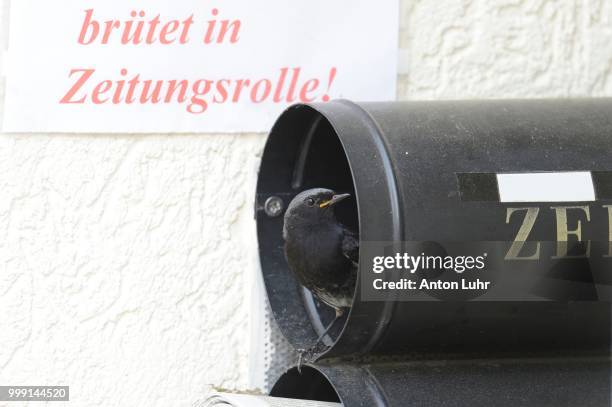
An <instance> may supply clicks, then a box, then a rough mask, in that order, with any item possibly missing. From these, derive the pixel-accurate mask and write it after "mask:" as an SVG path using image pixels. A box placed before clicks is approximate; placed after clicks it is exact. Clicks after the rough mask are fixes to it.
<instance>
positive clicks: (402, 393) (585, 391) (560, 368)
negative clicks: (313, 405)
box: [270, 358, 610, 407]
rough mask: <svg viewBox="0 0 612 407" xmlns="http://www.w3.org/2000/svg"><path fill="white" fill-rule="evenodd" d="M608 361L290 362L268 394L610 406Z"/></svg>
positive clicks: (367, 404)
mask: <svg viewBox="0 0 612 407" xmlns="http://www.w3.org/2000/svg"><path fill="white" fill-rule="evenodd" d="M609 363H610V362H609V360H607V359H605V358H604V359H549V360H544V359H506V360H462V361H444V362H409V363H408V362H396V363H379V364H365V365H351V364H336V365H327V364H319V365H316V366H303V367H302V368H301V372H299V371H298V370H297V368H292V369H290V370H288V371H287V372H286V373H285V374H283V375H282V376H281V377H280V378H279V379H278V381H277V382H276V384H275V385H274V386H273V388H272V390H271V392H270V394H271V395H272V396H276V397H290V398H297V399H306V400H319V401H335V402H342V403H343V405H344V406H345V407H411V406H437V407H451V406H452V407H455V406H483V407H484V406H496V407H506V406H507V407H517V406H538V407H549V406H550V407H562V406H563V407H565V406H567V407H570V406H601V407H605V406H609V405H610V375H609V372H610V368H609Z"/></svg>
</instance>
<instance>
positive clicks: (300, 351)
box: [297, 349, 306, 374]
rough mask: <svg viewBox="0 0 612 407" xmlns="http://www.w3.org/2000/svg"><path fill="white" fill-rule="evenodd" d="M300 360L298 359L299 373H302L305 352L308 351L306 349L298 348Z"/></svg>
mask: <svg viewBox="0 0 612 407" xmlns="http://www.w3.org/2000/svg"><path fill="white" fill-rule="evenodd" d="M297 352H298V361H297V371H298V373H299V374H302V362H303V360H304V353H306V349H298V350H297Z"/></svg>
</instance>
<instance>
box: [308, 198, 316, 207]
mask: <svg viewBox="0 0 612 407" xmlns="http://www.w3.org/2000/svg"><path fill="white" fill-rule="evenodd" d="M306 203H307V204H308V206H312V205H314V199H312V198H308V200H307V201H306Z"/></svg>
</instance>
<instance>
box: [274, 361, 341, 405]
mask: <svg viewBox="0 0 612 407" xmlns="http://www.w3.org/2000/svg"><path fill="white" fill-rule="evenodd" d="M300 370H301V372H300V371H298V369H297V368H295V367H294V368H292V369H289V370H288V371H287V372H286V373H284V374H283V375H282V376H281V377H280V378H279V379H278V381H277V382H276V383H275V384H274V387H273V388H272V390H271V391H270V395H271V396H275V397H285V398H291V399H299V400H315V401H328V402H336V403H339V402H341V400H340V397H339V396H338V393H337V392H336V390H335V389H334V386H333V385H332V384H331V382H330V381H329V379H328V378H327V377H326V376H325V375H324V374H323V373H322V372H321V371H319V370H317V369H315V368H313V367H310V366H302V367H301V369H300Z"/></svg>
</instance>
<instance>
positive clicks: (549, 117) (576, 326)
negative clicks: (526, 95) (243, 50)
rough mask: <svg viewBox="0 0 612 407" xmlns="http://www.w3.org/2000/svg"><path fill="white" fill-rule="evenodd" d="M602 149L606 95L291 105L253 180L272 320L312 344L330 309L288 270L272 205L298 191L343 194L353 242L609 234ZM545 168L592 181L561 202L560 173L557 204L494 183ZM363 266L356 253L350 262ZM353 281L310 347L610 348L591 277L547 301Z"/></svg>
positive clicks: (606, 318) (606, 154)
mask: <svg viewBox="0 0 612 407" xmlns="http://www.w3.org/2000/svg"><path fill="white" fill-rule="evenodd" d="M611 155H612V100H610V99H585V100H511V101H465V102H455V101H447V102H402V103H364V104H359V105H358V104H355V103H351V102H348V101H334V102H330V103H325V104H313V105H301V104H300V105H295V106H292V107H290V108H289V109H288V110H286V111H285V112H284V113H283V114H282V115H281V116H280V118H279V119H278V120H277V122H276V124H275V125H274V127H273V129H272V131H271V133H270V136H269V139H268V142H267V144H266V147H265V150H264V153H263V157H262V164H261V170H260V174H259V180H258V185H257V215H256V218H257V229H258V240H259V252H260V258H261V265H262V272H263V276H264V281H265V285H266V289H267V293H268V298H269V301H270V305H271V308H272V311H273V313H274V316H275V318H276V321H277V322H278V325H279V327H280V329H281V331H282V332H283V333H284V335H285V336H286V337H287V338H288V339H289V341H290V342H291V343H292V344H293V345H294V346H295V347H296V348H308V347H309V346H310V345H312V344H313V343H314V342H315V341H316V338H317V337H318V335H319V334H320V333H321V332H322V331H323V329H324V326H326V325H327V323H328V322H329V321H330V320H331V318H333V311H332V310H330V309H328V308H327V307H326V306H324V305H321V304H319V303H318V302H317V301H315V300H314V299H313V297H312V296H311V295H310V294H309V293H308V292H307V291H306V290H304V289H303V288H301V287H300V286H299V285H298V284H297V282H296V281H295V279H294V278H293V277H292V276H291V275H290V274H289V273H288V271H287V263H286V261H285V258H284V254H283V238H282V224H283V217H282V216H281V215H282V211H280V210H278V209H279V208H282V206H283V204H284V206H285V207H286V205H287V204H288V202H289V201H290V200H291V199H292V197H293V196H295V195H296V194H297V193H298V192H300V191H302V190H304V189H307V188H313V187H326V188H331V189H334V190H336V191H341V192H350V193H352V194H353V195H354V197H355V199H354V200H352V206H351V204H344V203H343V205H344V206H343V208H342V210H341V211H340V212H339V213H337V215H338V217H339V218H340V220H341V221H342V222H344V223H345V224H347V225H349V226H351V227H352V228H354V229H355V230H358V232H359V237H360V242H361V244H362V245H364V244H365V243H367V242H405V241H411V242H412V241H424V242H425V241H434V242H436V241H444V242H453V241H460V242H466V241H471V242H483V241H487V242H494V241H501V242H513V241H515V242H518V243H520V242H521V241H526V240H527V241H542V242H552V241H557V240H561V241H563V239H564V237H568V240H571V239H577V238H578V237H579V239H580V240H582V241H586V240H587V239H590V240H593V241H604V240H608V237H609V236H610V233H611V232H610V230H609V227H610V221H609V219H610V215H611V214H612V210H611V209H610V207H609V205H610V204H612V200H610V199H611V198H612V175H610V174H612V159H611V158H612V156H611ZM546 173H558V174H561V173H564V174H570V176H574V175H575V176H577V177H579V178H580V177H584V176H585V174H586V176H587V177H588V179H589V180H592V182H593V184H592V185H591V187H590V188H591V190H590V191H589V190H586V191H582V192H581V193H580V194H581V195H580V194H579V195H580V196H584V200H583V201H582V200H581V201H580V202H570V203H568V202H561V201H563V199H564V195H563V194H564V191H563V187H564V185H560V186H557V189H556V190H555V193H558V194H559V198H558V199H559V202H557V201H555V199H557V198H555V197H554V196H556V195H554V194H553V195H554V196H553V198H552V199H546V201H545V202H544V200H542V201H540V200H539V199H540V198H538V196H539V195H538V194H539V193H541V191H537V190H536V191H531V193H532V194H534V195H533V196H535V198H532V199H531V200H530V199H527V198H526V199H525V202H527V201H529V202H528V203H525V202H523V201H521V197H520V196H519V197H518V198H516V197H514V198H513V193H514V192H513V190H512V188H511V185H510V187H508V188H507V190H501V189H500V188H501V187H502V186H503V185H499V180H500V178H499V176H500V174H502V175H504V174H505V175H512V174H546ZM570 178H571V177H570ZM556 179H559V178H556ZM560 179H563V178H560ZM568 179H569V178H568ZM510 181H512V179H510ZM570 186H571V185H568V186H567V187H570ZM547 188H548V186H547ZM551 188H552V187H551ZM553 189H554V188H553ZM587 189H588V188H587ZM528 192H529V191H528ZM590 193H591V194H592V196H590V195H589V194H590ZM566 195H567V194H566ZM270 202H273V203H274V204H275V205H274V207H273V208H272V209H276V210H270V209H271V208H269V207H268V206H270V205H269V204H270ZM558 208H561V209H558ZM563 208H565V209H563ZM568 214H569V215H568ZM568 219H570V220H569V221H568ZM564 220H565V222H566V223H565V225H564V226H563V225H561V227H560V226H559V222H561V221H564ZM579 221H580V225H581V226H580V231H578V232H577V231H576V229H577V228H578V226H577V225H578V222H579ZM563 227H565V229H563ZM559 247H560V248H557V249H558V250H563V245H561V246H559ZM543 250H544V249H542V251H543ZM515 254H516V253H515ZM606 254H607V253H605V252H604V253H601V258H605V255H606ZM528 255H532V253H531V252H530V253H528ZM546 255H547V256H549V257H551V258H554V256H555V253H548V254H546ZM591 260H592V259H586V260H585V259H581V260H576V261H577V262H578V263H579V264H578V263H576V267H577V268H580V270H586V269H588V267H589V266H588V263H589V262H590V261H591ZM598 261H599V260H598ZM585 262H586V263H585ZM362 263H363V264H362ZM370 267H371V265H370V264H365V262H362V257H360V261H359V273H360V274H362V273H370V272H371V268H370ZM359 284H360V283H359V281H358V287H357V289H356V294H355V297H354V301H353V305H352V307H351V310H350V313H349V314H348V317H345V318H344V319H343V321H342V323H341V324H337V325H338V326H337V327H335V328H336V329H334V330H332V332H331V334H330V336H331V338H332V339H331V340H330V338H327V340H326V341H325V345H326V346H324V347H323V349H321V350H320V353H319V354H318V355H317V357H319V358H321V357H340V356H360V355H366V354H367V355H380V354H402V355H414V354H419V355H423V354H430V355H439V354H441V353H443V354H447V353H454V354H461V355H472V356H475V355H476V357H480V356H482V355H487V357H488V356H491V355H507V354H521V355H524V354H542V353H556V352H559V351H563V350H566V349H572V350H573V351H574V352H585V353H595V354H601V353H608V352H609V345H610V340H609V339H610V307H609V304H608V303H607V302H605V301H597V300H598V299H600V297H599V296H598V292H597V288H596V284H594V283H593V281H587V282H586V286H588V287H587V289H586V290H585V291H584V292H582V293H581V296H580V298H577V299H578V300H580V301H566V300H564V301H548V302H544V301H531V302H529V301H492V302H482V301H460V302H456V301H438V302H432V301H422V302H421V301H406V302H402V301H396V300H394V299H393V298H390V299H388V300H386V301H364V300H363V298H362V296H361V295H360V292H361V289H362V288H363V287H360V286H359ZM570 299H573V298H570ZM472 356H471V357H472Z"/></svg>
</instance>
